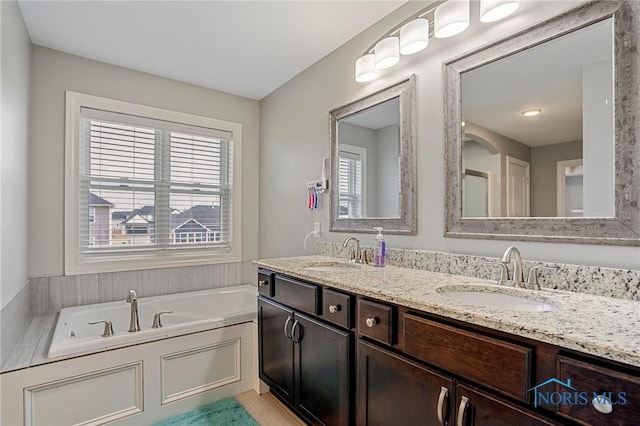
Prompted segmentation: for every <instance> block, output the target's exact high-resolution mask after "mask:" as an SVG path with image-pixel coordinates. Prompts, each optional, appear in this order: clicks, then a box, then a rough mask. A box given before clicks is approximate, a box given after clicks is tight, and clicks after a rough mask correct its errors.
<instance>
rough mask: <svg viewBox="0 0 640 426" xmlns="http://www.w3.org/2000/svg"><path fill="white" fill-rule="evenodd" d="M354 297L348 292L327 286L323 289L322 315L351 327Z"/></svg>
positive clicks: (330, 320)
mask: <svg viewBox="0 0 640 426" xmlns="http://www.w3.org/2000/svg"><path fill="white" fill-rule="evenodd" d="M352 299H353V297H352V296H350V295H348V294H344V293H340V292H339V291H335V290H329V289H328V288H325V289H324V290H323V291H322V317H323V318H324V319H326V320H327V321H329V322H332V323H334V324H336V325H339V326H342V327H344V328H351V326H352V324H353V321H352V320H351V318H352V312H353V309H352V308H351V306H352V304H353V302H352Z"/></svg>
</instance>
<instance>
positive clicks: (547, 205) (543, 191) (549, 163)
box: [531, 141, 582, 217]
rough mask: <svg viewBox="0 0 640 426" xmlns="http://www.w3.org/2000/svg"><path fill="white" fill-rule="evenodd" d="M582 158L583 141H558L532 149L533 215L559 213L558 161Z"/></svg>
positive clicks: (544, 215)
mask: <svg viewBox="0 0 640 426" xmlns="http://www.w3.org/2000/svg"><path fill="white" fill-rule="evenodd" d="M576 158H582V141H573V142H565V143H556V144H553V145H545V146H538V147H534V148H532V149H531V216H537V217H554V216H557V215H558V208H557V204H558V200H557V182H556V174H557V164H556V163H557V162H558V161H563V160H573V159H576Z"/></svg>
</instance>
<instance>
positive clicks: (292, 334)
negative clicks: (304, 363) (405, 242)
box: [291, 320, 300, 343]
mask: <svg viewBox="0 0 640 426" xmlns="http://www.w3.org/2000/svg"><path fill="white" fill-rule="evenodd" d="M299 325H300V323H299V322H298V320H295V321H294V322H293V327H291V340H293V343H300V335H299V334H298V338H296V330H297V329H298V326H299Z"/></svg>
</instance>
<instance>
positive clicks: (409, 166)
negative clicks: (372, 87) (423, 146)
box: [329, 75, 418, 235]
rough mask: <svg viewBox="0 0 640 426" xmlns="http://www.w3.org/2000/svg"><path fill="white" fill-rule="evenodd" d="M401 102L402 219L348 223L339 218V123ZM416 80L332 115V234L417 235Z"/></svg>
mask: <svg viewBox="0 0 640 426" xmlns="http://www.w3.org/2000/svg"><path fill="white" fill-rule="evenodd" d="M396 97H397V98H399V104H400V217H399V218H380V217H378V218H375V217H373V218H361V219H346V218H340V217H338V213H339V201H338V195H339V194H338V191H337V187H338V183H337V176H338V121H339V120H340V119H342V118H345V117H348V116H350V115H353V114H356V113H358V112H360V111H364V110H366V109H368V108H371V107H373V106H375V105H378V104H380V103H382V102H385V101H387V100H389V99H393V98H396ZM415 97H416V79H415V75H411V76H410V77H409V78H408V79H406V80H403V81H401V82H399V83H397V84H395V85H393V86H391V87H388V88H386V89H383V90H381V91H379V92H376V93H373V94H371V95H369V96H367V97H365V98H362V99H359V100H357V101H354V102H352V103H350V104H348V105H345V106H342V107H340V108H336V109H334V110H332V111H330V112H329V136H330V143H331V179H332V184H331V203H330V211H331V223H330V226H329V231H331V232H354V231H355V232H365V233H366V232H368V233H374V232H376V231H374V230H373V227H374V226H381V227H383V228H384V233H385V234H402V235H415V234H416V232H417V227H418V225H417V224H418V220H417V212H416V208H417V195H416V155H415V152H416V120H415Z"/></svg>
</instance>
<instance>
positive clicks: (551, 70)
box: [444, 0, 640, 246]
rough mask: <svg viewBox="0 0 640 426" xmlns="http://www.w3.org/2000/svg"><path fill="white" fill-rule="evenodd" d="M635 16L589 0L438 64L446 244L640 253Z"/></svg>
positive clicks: (632, 8) (633, 5)
mask: <svg viewBox="0 0 640 426" xmlns="http://www.w3.org/2000/svg"><path fill="white" fill-rule="evenodd" d="M639 8H640V3H638V2H629V1H618V0H613V1H592V2H589V3H586V4H584V5H581V6H578V7H576V8H575V9H573V10H570V11H568V12H566V13H563V14H561V15H558V16H556V17H553V18H551V19H549V20H548V21H546V22H543V23H541V24H538V25H535V26H533V27H531V28H528V29H525V30H523V31H521V32H519V33H517V34H515V35H513V36H510V37H507V38H505V39H503V40H500V41H497V42H495V43H492V44H490V45H488V46H485V47H482V48H480V49H478V50H476V51H474V52H471V53H468V54H465V55H462V56H460V57H457V58H454V59H451V60H450V61H447V62H446V63H445V64H444V75H445V105H444V110H445V125H446V168H447V169H446V189H445V191H446V199H445V208H446V216H445V218H446V222H445V236H447V237H456V238H486V239H503V240H528V241H549V242H563V243H587V244H611V245H635V246H637V245H640V215H638V204H639V202H640V173H638V170H640V152H639V151H640V147H639V146H638V142H639V141H640V126H638V124H637V123H638V111H640V77H639V70H638V52H637V46H638V44H639V41H640V40H639V38H640V20H639V19H638V15H639V13H638V10H639Z"/></svg>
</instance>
